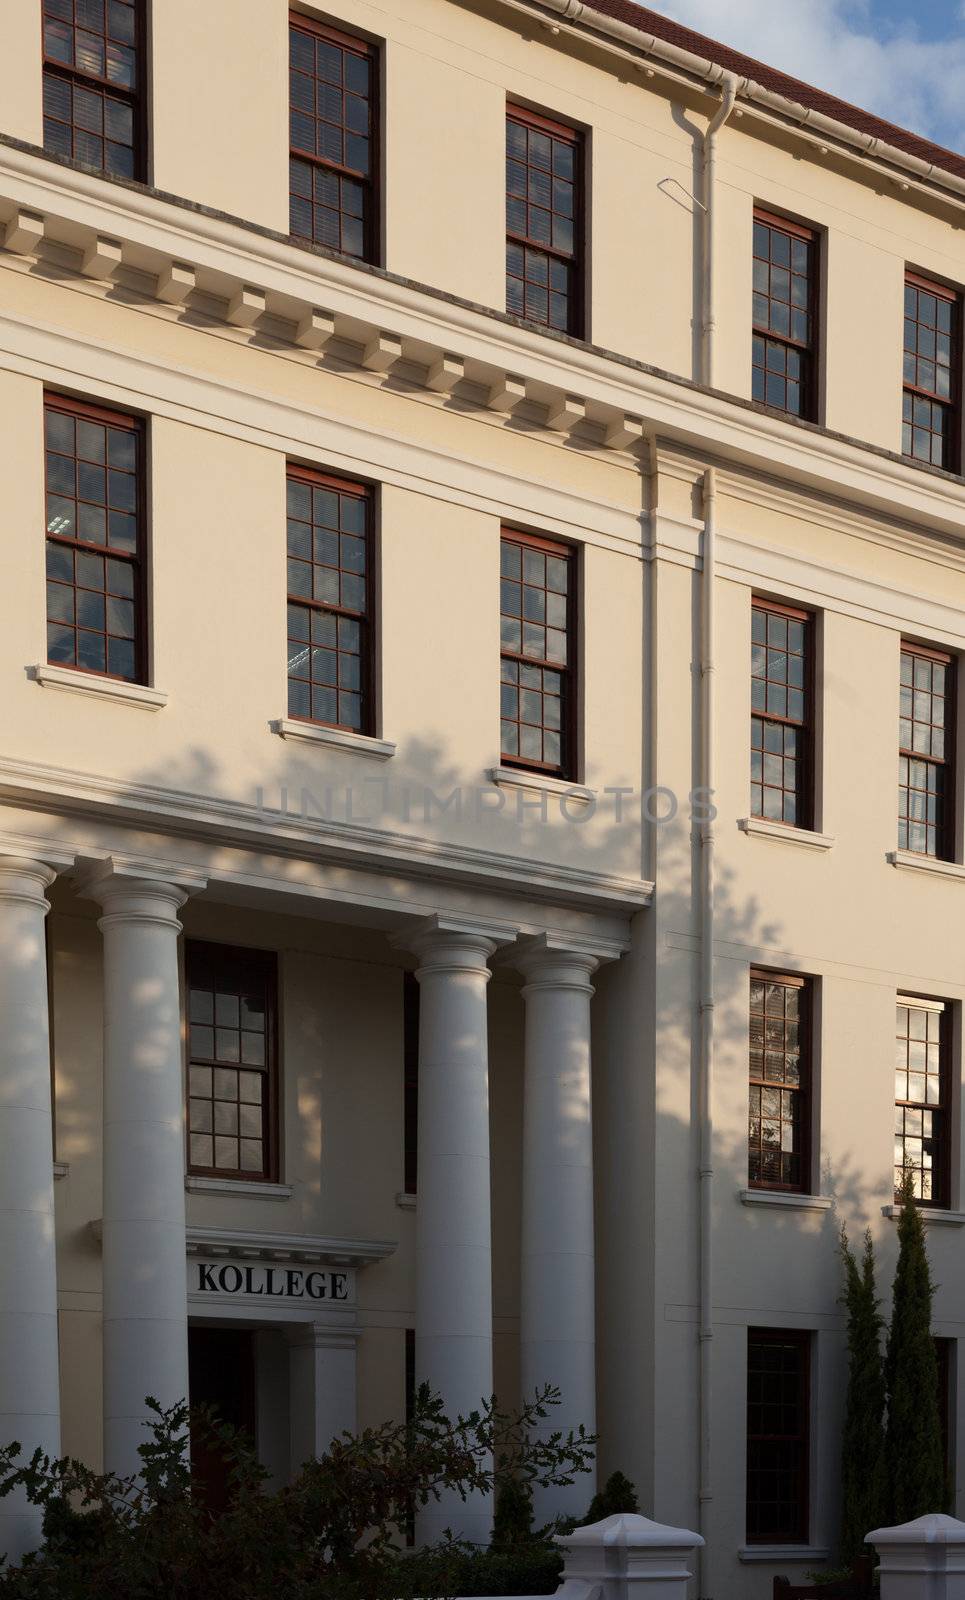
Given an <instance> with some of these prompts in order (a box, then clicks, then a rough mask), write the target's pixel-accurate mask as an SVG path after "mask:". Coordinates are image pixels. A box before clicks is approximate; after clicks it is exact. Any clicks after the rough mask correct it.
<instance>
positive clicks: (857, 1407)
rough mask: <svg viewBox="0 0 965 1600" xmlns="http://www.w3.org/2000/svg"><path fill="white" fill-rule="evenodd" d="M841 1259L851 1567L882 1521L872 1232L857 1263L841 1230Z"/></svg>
mask: <svg viewBox="0 0 965 1600" xmlns="http://www.w3.org/2000/svg"><path fill="white" fill-rule="evenodd" d="M841 1259H842V1263H843V1266H844V1293H843V1295H842V1296H841V1299H842V1301H843V1302H844V1305H845V1307H846V1310H847V1315H848V1393H847V1399H846V1401H845V1410H844V1434H843V1438H842V1442H841V1538H840V1547H841V1564H842V1566H851V1565H852V1563H853V1562H854V1561H855V1559H856V1557H858V1556H860V1555H862V1554H863V1553H864V1551H865V1543H864V1538H865V1534H866V1533H870V1532H871V1531H872V1529H873V1528H880V1527H881V1525H882V1523H883V1522H884V1520H885V1516H886V1505H885V1492H884V1491H885V1458H884V1449H885V1373H884V1363H883V1361H882V1356H881V1330H882V1328H883V1327H884V1319H883V1318H882V1317H881V1316H880V1315H879V1312H878V1306H879V1304H880V1302H879V1300H878V1298H877V1296H876V1294H875V1258H874V1246H873V1244H872V1242H871V1229H870V1228H869V1229H868V1230H867V1232H866V1233H865V1236H864V1254H863V1256H862V1259H861V1265H860V1267H859V1265H858V1263H857V1262H856V1261H855V1258H854V1254H853V1252H852V1249H851V1246H850V1245H849V1243H848V1236H847V1234H846V1232H845V1230H844V1228H843V1227H842V1229H841Z"/></svg>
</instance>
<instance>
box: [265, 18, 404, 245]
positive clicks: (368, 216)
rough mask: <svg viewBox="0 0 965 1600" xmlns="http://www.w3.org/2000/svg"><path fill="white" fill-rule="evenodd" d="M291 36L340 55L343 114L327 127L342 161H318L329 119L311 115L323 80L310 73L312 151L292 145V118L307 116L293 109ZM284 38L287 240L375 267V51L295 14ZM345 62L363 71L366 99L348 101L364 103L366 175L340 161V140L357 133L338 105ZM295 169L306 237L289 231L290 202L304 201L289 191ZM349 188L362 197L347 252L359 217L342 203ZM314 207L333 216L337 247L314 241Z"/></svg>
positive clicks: (377, 106) (378, 236)
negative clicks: (301, 170) (303, 169)
mask: <svg viewBox="0 0 965 1600" xmlns="http://www.w3.org/2000/svg"><path fill="white" fill-rule="evenodd" d="M296 33H301V34H303V35H307V36H308V37H310V38H311V39H312V40H313V41H315V40H324V41H325V42H326V43H328V44H331V45H335V46H337V48H338V49H339V50H341V51H342V52H343V63H342V80H341V85H340V86H339V92H340V93H341V94H342V98H343V109H342V112H341V118H342V120H340V121H339V122H335V121H332V122H331V124H330V125H331V126H332V127H339V128H340V129H341V132H342V145H343V148H342V156H343V160H341V161H336V160H334V159H333V158H330V157H328V156H324V155H320V154H319V153H318V149H317V130H318V125H319V123H320V122H321V123H324V124H326V125H328V124H329V119H328V118H320V117H319V116H318V114H317V106H318V102H317V94H318V89H317V85H318V84H320V83H321V84H322V85H324V83H325V81H326V80H324V79H321V78H319V77H318V76H317V73H316V72H315V71H314V70H313V73H312V83H313V85H315V86H316V87H315V96H316V103H315V110H314V111H313V112H312V113H311V117H312V122H313V124H314V127H315V143H316V148H315V149H312V150H309V149H308V148H307V147H306V146H304V145H301V144H299V143H298V141H297V133H298V132H299V130H300V129H301V128H302V124H301V123H300V122H298V121H297V118H298V117H299V115H300V114H305V115H308V113H307V111H305V112H304V113H303V110H302V108H301V107H299V106H297V105H296V104H295V101H294V98H293V88H294V76H295V73H296V70H298V71H299V74H300V75H302V76H304V75H305V74H303V73H302V72H301V69H300V68H296V63H295V61H294V59H293V58H294V50H295V47H294V38H293V36H294V35H295V34H296ZM288 35H289V170H290V181H289V206H290V219H289V227H290V231H291V237H292V238H293V239H304V240H306V241H307V242H308V243H311V244H315V245H321V246H323V247H324V248H327V249H330V250H335V251H336V252H337V253H339V254H341V255H345V256H346V257H347V258H348V259H349V260H354V261H365V262H368V263H369V264H370V265H377V264H378V262H379V259H380V252H381V220H380V192H381V107H380V94H379V50H378V48H377V46H376V45H374V44H372V43H370V42H369V41H368V40H367V39H362V38H360V37H359V36H358V35H357V34H351V33H345V32H342V31H341V30H340V29H338V28H332V27H330V26H329V25H328V24H327V23H324V22H318V21H316V19H315V18H314V17H307V16H305V15H304V14H303V13H302V12H301V11H295V10H292V11H290V12H289V17H288ZM346 57H349V58H351V57H355V58H357V59H361V60H364V61H365V62H366V63H367V67H368V85H369V87H368V94H367V95H365V96H363V95H362V94H361V93H360V92H357V91H354V90H352V91H350V92H351V93H352V95H353V99H354V98H359V99H365V100H366V102H367V104H368V108H369V126H368V133H367V137H368V141H369V170H368V171H367V172H364V171H363V170H362V169H361V168H360V167H356V166H352V165H350V164H347V163H346V161H345V160H344V157H345V155H346V149H345V140H346V138H347V137H348V135H349V134H352V133H361V129H350V128H349V127H348V123H347V121H346V120H345V119H346V118H347V117H348V109H347V108H346V107H345V105H344V95H345V92H346V65H345V58H346ZM333 87H334V85H333ZM297 163H308V164H309V166H310V169H311V188H312V198H311V199H309V200H308V204H310V205H311V206H312V232H311V234H309V233H307V232H306V231H304V229H302V228H296V226H295V220H296V216H295V202H296V201H298V200H300V201H302V202H303V203H304V202H305V201H306V199H307V197H306V196H305V195H303V194H299V193H298V192H297V191H296V189H295V187H294V184H295V181H296V164H297ZM298 181H299V182H301V181H302V180H301V178H299V179H298ZM335 184H337V185H338V205H337V206H335V205H333V204H332V203H331V202H332V200H333V199H334V189H333V186H334V185H335ZM353 184H356V185H358V186H359V187H360V189H361V191H362V210H361V224H362V230H361V231H362V239H361V248H360V249H352V248H349V247H347V246H346V245H345V244H344V242H343V241H344V239H345V237H346V233H349V234H350V233H351V232H353V231H354V229H353V228H352V223H353V221H354V220H355V219H356V218H357V217H358V215H359V214H358V213H357V212H354V211H350V210H349V209H348V207H347V206H346V204H345V201H346V199H348V200H349V202H350V203H354V201H353V199H352V195H351V185H353ZM347 186H348V187H347ZM320 188H324V189H325V190H331V191H332V193H331V194H327V195H326V197H325V199H324V200H323V201H320V200H319V198H318V195H319V190H320ZM320 205H321V208H322V209H323V210H325V211H326V212H328V213H332V212H336V213H337V215H338V218H339V243H338V244H337V245H336V244H334V243H331V242H329V241H328V240H326V239H324V238H318V237H316V233H317V228H316V209H317V208H318V207H319V206H320ZM346 218H347V219H349V220H348V223H346V221H345V219H346Z"/></svg>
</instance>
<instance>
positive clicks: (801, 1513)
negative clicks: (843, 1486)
mask: <svg viewBox="0 0 965 1600" xmlns="http://www.w3.org/2000/svg"><path fill="white" fill-rule="evenodd" d="M808 1453H809V1440H808V1339H807V1335H804V1334H799V1333H787V1334H784V1333H775V1332H772V1331H771V1330H764V1329H755V1328H750V1329H748V1334H747V1501H746V1503H747V1539H748V1541H749V1542H752V1543H759V1544H766V1543H780V1542H786V1543H803V1542H805V1541H806V1540H807V1537H808V1506H807V1483H808V1472H807V1469H808Z"/></svg>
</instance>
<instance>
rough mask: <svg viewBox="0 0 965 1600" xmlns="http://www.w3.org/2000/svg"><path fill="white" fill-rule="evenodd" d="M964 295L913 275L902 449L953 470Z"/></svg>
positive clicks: (909, 281)
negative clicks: (961, 309)
mask: <svg viewBox="0 0 965 1600" xmlns="http://www.w3.org/2000/svg"><path fill="white" fill-rule="evenodd" d="M959 315H960V311H959V297H958V295H956V294H954V293H953V291H952V290H951V289H946V288H943V287H942V286H941V285H940V284H937V283H932V284H929V283H927V282H925V281H924V280H923V279H920V278H915V277H913V276H911V274H909V276H908V277H907V278H906V280H905V333H904V351H903V367H902V381H903V384H904V388H903V391H902V426H901V448H902V452H903V454H904V455H906V456H911V457H912V459H913V460H915V461H929V462H931V464H932V466H934V467H946V468H947V469H948V470H949V471H951V472H954V471H956V469H957V466H958V454H959V451H958V403H959V393H960V380H959Z"/></svg>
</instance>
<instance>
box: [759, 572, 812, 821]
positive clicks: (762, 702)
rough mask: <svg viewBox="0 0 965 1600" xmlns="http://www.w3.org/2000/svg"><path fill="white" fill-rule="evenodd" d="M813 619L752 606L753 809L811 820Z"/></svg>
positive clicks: (763, 814) (763, 603)
mask: <svg viewBox="0 0 965 1600" xmlns="http://www.w3.org/2000/svg"><path fill="white" fill-rule="evenodd" d="M810 642H811V618H810V617H809V616H808V615H807V613H806V612H803V611H795V610H793V609H792V608H790V607H786V606H775V605H772V604H770V603H769V602H768V601H764V600H755V601H754V603H753V607H752V610H751V814H752V816H755V817H765V818H767V819H768V820H769V821H771V822H787V823H790V824H791V826H792V827H798V828H806V827H808V826H810V822H811V811H812V804H811V787H810V786H811V685H810Z"/></svg>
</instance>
